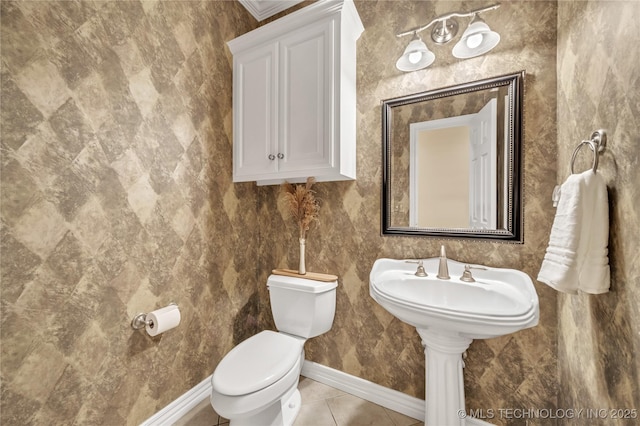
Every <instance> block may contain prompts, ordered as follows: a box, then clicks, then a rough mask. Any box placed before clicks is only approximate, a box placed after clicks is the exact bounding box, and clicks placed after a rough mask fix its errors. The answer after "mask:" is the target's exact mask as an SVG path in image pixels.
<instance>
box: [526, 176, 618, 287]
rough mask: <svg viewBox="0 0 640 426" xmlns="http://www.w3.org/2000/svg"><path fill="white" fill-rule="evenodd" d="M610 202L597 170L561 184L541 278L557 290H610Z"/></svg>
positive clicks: (540, 279) (540, 273)
mask: <svg viewBox="0 0 640 426" xmlns="http://www.w3.org/2000/svg"><path fill="white" fill-rule="evenodd" d="M608 241H609V206H608V199H607V186H606V184H605V182H604V180H603V179H602V176H600V175H599V174H598V173H594V172H593V171H591V170H587V171H585V172H583V173H579V174H572V175H571V176H569V177H568V178H567V180H566V181H565V183H563V184H562V187H561V190H560V202H559V203H558V210H557V211H556V216H555V219H554V221H553V226H552V227H551V235H550V237H549V246H548V248H547V252H546V253H545V256H544V259H543V261H542V266H541V268H540V272H539V273H538V281H541V282H543V283H546V284H548V285H549V286H551V287H553V288H555V289H556V290H558V291H563V292H565V293H577V292H578V290H580V291H583V292H585V293H592V294H599V293H605V292H607V291H609V285H610V272H609V258H608V250H607V245H608Z"/></svg>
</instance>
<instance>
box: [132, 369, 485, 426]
mask: <svg viewBox="0 0 640 426" xmlns="http://www.w3.org/2000/svg"><path fill="white" fill-rule="evenodd" d="M301 374H302V375H303V376H305V377H308V378H309V379H312V380H315V381H317V382H320V383H323V384H325V385H327V386H331V387H333V388H336V389H340V390H341V391H344V392H347V393H349V394H351V395H354V396H357V397H358V398H362V399H364V400H366V401H369V402H373V403H374V404H378V405H380V406H382V407H385V408H388V409H390V410H393V411H396V412H398V413H401V414H404V415H405V416H409V417H412V418H414V419H418V420H422V419H424V415H425V412H424V409H425V404H424V400H422V399H419V398H416V397H413V396H409V395H407V394H405V393H402V392H398V391H396V390H393V389H389V388H385V387H384V386H380V385H378V384H375V383H373V382H370V381H368V380H364V379H361V378H360V377H356V376H352V375H350V374H347V373H343V372H342V371H339V370H335V369H333V368H330V367H326V366H324V365H322V364H318V363H315V362H313V361H308V360H305V361H304V363H303V364H302V372H301ZM211 390H212V389H211V376H209V377H207V378H206V379H204V380H203V381H201V382H200V383H198V384H197V385H196V386H194V387H193V388H192V389H190V390H188V391H187V392H185V393H184V394H183V395H182V396H180V397H179V398H178V399H176V400H175V401H173V402H172V403H171V404H169V405H167V406H166V407H164V408H163V409H162V410H160V411H158V412H157V413H156V414H154V415H153V416H151V417H149V418H148V419H147V420H145V421H144V422H143V423H142V424H141V426H169V425H172V424H174V423H175V422H177V421H178V420H180V419H181V418H182V417H184V416H185V415H186V414H187V413H189V411H191V410H192V409H193V408H195V407H196V406H197V405H198V404H200V403H201V402H202V401H204V400H206V399H208V398H209V397H210V396H211ZM466 424H467V425H469V426H493V425H491V423H487V422H485V421H483V420H480V419H474V418H473V417H467V419H466Z"/></svg>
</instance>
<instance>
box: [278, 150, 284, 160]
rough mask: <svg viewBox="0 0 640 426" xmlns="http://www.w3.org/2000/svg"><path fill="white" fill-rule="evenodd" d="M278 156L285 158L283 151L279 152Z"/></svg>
mask: <svg viewBox="0 0 640 426" xmlns="http://www.w3.org/2000/svg"><path fill="white" fill-rule="evenodd" d="M278 158H279V159H281V160H282V159H283V158H284V154H283V153H281V152H279V153H278Z"/></svg>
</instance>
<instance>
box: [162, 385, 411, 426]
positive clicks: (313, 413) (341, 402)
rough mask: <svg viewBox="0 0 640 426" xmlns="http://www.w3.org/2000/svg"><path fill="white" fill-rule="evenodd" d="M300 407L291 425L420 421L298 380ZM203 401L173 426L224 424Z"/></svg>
mask: <svg viewBox="0 0 640 426" xmlns="http://www.w3.org/2000/svg"><path fill="white" fill-rule="evenodd" d="M298 388H299V389H300V393H301V394H302V408H301V409H300V414H298V418H297V419H296V421H295V423H294V426H356V425H358V426H359V425H370V426H417V425H422V424H423V423H422V422H421V421H418V420H416V419H413V418H411V417H407V416H405V415H403V414H400V413H396V412H394V411H391V410H388V409H386V408H384V407H381V406H379V405H376V404H373V403H371V402H369V401H365V400H364V399H360V398H358V397H355V396H353V395H350V394H348V393H346V392H343V391H341V390H338V389H334V388H332V387H330V386H327V385H324V384H322V383H319V382H316V381H314V380H311V379H309V378H306V377H300V385H299V386H298ZM228 424H229V421H228V420H226V419H223V418H220V417H219V416H218V415H217V414H216V413H215V412H214V411H213V409H212V408H211V405H210V404H209V400H206V401H203V402H202V403H201V404H200V405H198V406H197V407H195V408H194V409H193V410H191V411H190V412H189V413H187V414H186V415H185V416H184V417H183V418H182V419H180V421H178V422H177V423H175V425H174V426H216V425H228Z"/></svg>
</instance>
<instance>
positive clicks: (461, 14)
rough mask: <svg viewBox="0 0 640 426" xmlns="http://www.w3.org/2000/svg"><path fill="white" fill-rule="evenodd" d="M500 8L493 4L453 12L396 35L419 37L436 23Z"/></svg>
mask: <svg viewBox="0 0 640 426" xmlns="http://www.w3.org/2000/svg"><path fill="white" fill-rule="evenodd" d="M499 7H500V3H496V4H493V5H491V6H486V7H481V8H479V9H475V10H472V11H471V12H451V13H447V14H445V15H441V16H438V17H437V18H435V19H433V20H432V21H431V22H429V23H428V24H427V25H423V26H422V27H417V28H414V29H411V30H408V31H405V32H403V33H399V34H396V37H404V36H407V35H410V34H416V35H417V34H418V33H419V32H422V31H424V30H426V29H427V28H429V27H430V26H432V25H433V24H435V23H438V22H443V23H446V21H447V20H448V19H451V18H464V17H467V16H473V15H477V14H478V13H482V12H487V11H490V10H495V9H497V8H499Z"/></svg>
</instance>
